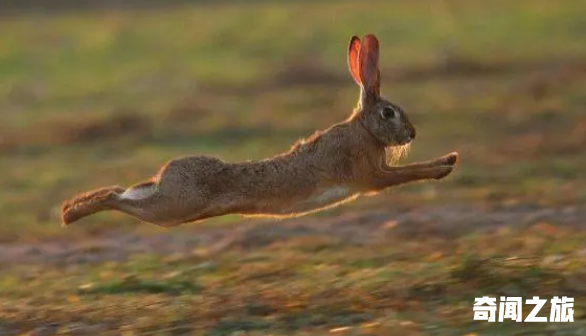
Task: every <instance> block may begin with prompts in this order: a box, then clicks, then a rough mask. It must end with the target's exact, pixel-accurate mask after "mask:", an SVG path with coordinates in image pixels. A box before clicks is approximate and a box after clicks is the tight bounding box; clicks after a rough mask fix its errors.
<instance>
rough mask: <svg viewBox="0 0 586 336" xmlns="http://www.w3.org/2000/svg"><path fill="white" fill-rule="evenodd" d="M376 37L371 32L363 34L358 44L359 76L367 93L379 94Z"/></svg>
mask: <svg viewBox="0 0 586 336" xmlns="http://www.w3.org/2000/svg"><path fill="white" fill-rule="evenodd" d="M378 50H379V45H378V39H377V38H376V36H374V35H372V34H368V35H366V36H364V38H363V39H362V45H361V46H360V55H359V57H358V61H359V63H360V78H361V79H362V85H363V86H364V90H365V91H366V93H367V94H370V95H375V96H377V97H378V96H379V95H380V71H379V69H378V58H379V56H378V55H379V53H378Z"/></svg>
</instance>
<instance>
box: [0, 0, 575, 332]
mask: <svg viewBox="0 0 586 336" xmlns="http://www.w3.org/2000/svg"><path fill="white" fill-rule="evenodd" d="M585 13H586V3H585V2H584V1H578V0H566V1H557V2H555V1H547V0H535V1H504V0H497V1H490V2H489V1H484V2H480V1H474V2H471V1H464V0H452V1H447V0H446V1H440V0H437V1H415V2H414V1H406V0H398V1H378V0H377V1H369V2H368V5H365V4H364V3H362V2H358V1H346V0H342V1H315V2H311V1H301V2H284V1H279V2H268V1H249V2H242V1H224V2H217V3H216V2H198V1H196V2H192V3H184V4H181V5H169V6H167V7H162V8H157V9H153V8H144V9H133V10H119V11H118V10H114V9H110V10H108V9H104V10H99V11H79V12H75V11H74V12H61V11H55V12H52V13H48V14H42V13H34V12H20V13H16V14H13V15H10V16H3V17H1V18H0V21H1V23H0V26H1V27H2V28H1V29H0V190H2V192H0V214H1V216H0V253H6V254H7V255H8V253H9V252H6V251H7V250H3V249H4V248H5V246H4V245H2V244H4V243H5V242H6V243H7V245H6V246H9V247H10V246H13V245H10V244H16V245H17V246H36V244H39V246H40V247H39V249H40V250H39V251H40V252H39V253H38V254H40V255H43V253H45V250H44V249H45V248H46V245H43V244H45V243H47V242H49V243H50V244H53V243H54V244H57V245H58V244H60V243H62V242H71V241H75V242H80V243H83V242H86V241H88V242H91V241H93V240H92V239H105V238H103V237H104V236H107V237H110V236H108V235H111V236H115V235H123V234H130V235H135V236H137V237H144V236H150V235H163V236H165V237H168V238H167V240H169V241H172V240H173V239H175V238H173V237H172V236H170V232H166V231H162V230H160V229H157V228H152V227H150V226H147V225H137V222H136V221H134V220H132V219H129V218H128V217H124V216H122V215H119V214H100V215H97V216H95V217H93V218H88V219H87V220H84V223H82V224H80V225H78V226H74V227H71V228H69V229H67V230H64V229H62V228H61V227H60V226H59V211H60V203H61V201H62V200H64V199H66V198H69V197H71V196H72V195H74V194H76V193H78V192H81V191H85V190H88V189H93V188H96V187H100V186H103V185H113V184H120V185H131V184H134V183H136V182H138V181H140V180H142V179H144V178H146V177H148V176H151V175H153V174H154V173H156V171H157V170H158V169H159V167H160V166H161V165H162V164H163V163H164V162H165V161H167V160H169V159H171V158H173V157H176V156H183V155H193V154H206V155H214V156H218V157H221V158H223V159H226V160H231V161H237V160H246V159H260V158H263V157H266V156H270V155H273V154H276V153H278V152H280V151H283V150H286V149H287V148H288V147H289V146H290V144H291V143H292V142H294V141H296V140H297V139H299V138H301V137H304V136H308V135H310V134H312V133H313V131H314V130H315V129H324V128H326V127H328V126H329V125H331V124H332V123H335V122H338V121H340V120H343V119H344V118H346V116H347V115H348V114H349V113H350V111H351V109H352V108H353V106H354V105H355V103H356V100H357V96H358V90H357V88H356V87H355V85H354V84H353V81H352V79H351V77H350V76H349V74H348V73H347V69H346V54H345V51H346V47H347V42H348V39H349V37H350V36H351V35H352V34H358V35H362V34H364V33H367V32H373V33H376V34H377V35H378V36H379V39H380V41H381V47H382V50H381V67H382V73H383V78H382V80H383V88H382V91H383V93H384V94H385V96H387V97H388V98H390V99H391V100H392V101H393V102H396V103H398V104H399V105H401V106H402V107H403V108H404V109H405V110H406V111H407V113H408V115H409V117H410V119H411V121H412V122H413V123H414V124H415V126H416V127H417V133H418V138H417V140H416V141H415V142H414V144H413V145H412V149H411V153H410V156H409V158H408V159H407V161H416V160H422V159H430V158H433V157H436V156H439V155H442V154H445V153H447V152H449V151H453V150H457V151H459V152H460V154H461V162H460V164H459V165H458V167H457V169H456V170H455V171H454V173H453V174H452V175H451V176H450V177H449V178H447V179H445V180H443V181H441V182H437V183H436V182H434V183H421V184H415V185H409V186H404V187H401V188H399V189H397V190H394V191H392V192H387V193H383V194H380V195H378V196H376V197H371V198H366V199H360V200H358V201H356V202H354V203H351V204H347V205H344V206H343V207H341V208H337V209H333V210H330V211H327V212H323V213H319V214H316V215H312V216H308V217H306V218H303V219H300V221H302V222H303V221H307V223H308V225H312V224H311V223H315V222H312V221H319V222H320V223H322V222H323V223H329V222H331V223H334V224H333V225H332V227H331V228H328V230H330V231H329V232H330V233H331V234H330V235H328V234H327V232H326V233H324V232H321V233H316V232H312V233H311V234H309V236H301V237H298V236H296V235H288V234H284V235H283V237H280V238H279V239H278V240H277V241H276V242H271V244H264V245H263V244H260V243H258V241H261V242H262V241H264V240H266V239H269V238H267V237H266V236H263V235H261V236H260V237H257V238H255V239H251V240H254V241H252V242H250V244H251V246H252V247H251V248H248V247H246V246H233V247H228V248H225V249H221V250H220V252H217V253H211V252H209V253H208V252H206V253H204V254H203V255H202V254H201V253H200V252H201V251H185V250H182V251H181V252H178V254H176V255H171V256H167V257H163V256H161V255H160V254H156V252H157V251H156V248H155V247H151V250H150V251H151V252H150V253H152V255H151V254H149V253H146V255H145V254H141V253H140V252H136V251H135V252H133V253H131V257H130V258H129V259H126V258H125V257H121V256H118V257H116V255H114V256H110V257H108V258H98V260H97V261H96V262H87V263H86V262H83V261H75V259H74V261H69V259H68V258H69V257H68V256H67V255H60V254H58V253H56V252H46V253H47V256H46V258H45V259H42V258H41V259H38V258H37V257H35V258H37V259H34V260H35V261H34V262H30V261H27V259H22V260H20V259H15V260H11V261H7V260H9V259H8V258H0V266H1V267H0V269H1V270H2V271H1V273H2V274H1V275H0V334H1V333H2V328H5V329H7V330H11V331H12V330H19V331H22V332H24V331H28V330H30V329H33V328H37V327H39V326H45V327H46V328H53V329H55V330H60V331H62V332H63V333H68V332H70V333H74V332H75V330H73V329H75V328H78V329H81V330H82V333H84V332H85V333H86V334H94V335H97V334H99V335H106V334H112V335H119V334H123V335H143V334H144V335H149V334H150V335H230V334H238V331H243V330H244V331H247V332H248V334H250V335H268V334H271V335H323V334H326V333H329V332H330V331H331V330H333V331H332V334H342V335H379V334H381V335H393V334H397V335H475V334H478V335H512V334H519V335H520V334H531V335H578V334H580V332H581V333H584V332H585V331H584V330H585V329H586V326H585V325H584V322H583V321H584V317H586V315H585V313H584V307H585V306H584V302H586V301H584V300H583V299H584V298H586V295H584V290H585V289H584V287H583V285H582V282H583V280H584V279H585V278H584V275H585V274H586V269H584V264H583V262H582V259H583V255H581V254H580V253H582V254H583V251H582V248H581V243H582V241H583V239H584V232H583V230H582V228H581V227H569V226H565V225H564V223H566V222H567V221H566V220H565V217H563V216H562V215H556V216H557V217H555V218H554V219H552V220H547V221H545V222H546V223H541V224H540V225H536V226H534V227H533V226H532V227H527V226H525V225H524V224H523V223H521V222H524V220H522V216H517V217H514V218H515V219H514V220H512V221H511V220H509V219H508V217H507V218H504V219H499V220H498V223H497V224H498V225H496V224H495V228H496V229H495V230H486V227H490V223H488V224H487V226H483V227H479V228H478V231H475V230H474V229H470V230H466V231H465V232H464V230H463V229H462V227H461V226H457V225H456V226H455V228H454V229H447V231H448V234H446V236H443V235H441V234H440V235H436V234H434V232H435V231H434V227H433V225H436V226H437V227H443V226H446V227H450V225H452V224H457V223H451V222H450V220H448V219H445V218H443V217H442V218H437V219H432V220H431V222H432V223H431V224H430V226H422V227H417V228H412V229H410V230H407V229H404V228H403V229H401V230H398V231H391V232H390V233H389V234H388V236H385V237H384V239H382V241H375V242H372V241H368V243H365V244H363V245H360V244H358V245H356V244H354V243H351V242H348V240H344V239H339V235H342V234H341V233H337V230H338V229H337V228H338V227H344V226H345V225H347V224H346V223H347V221H350V222H352V223H354V222H356V221H359V218H360V217H358V219H356V218H354V217H352V216H353V215H355V214H364V213H369V214H370V213H376V214H379V213H380V214H381V216H386V217H385V218H388V220H392V218H393V217H392V216H394V215H396V213H395V212H393V211H395V210H394V209H397V208H401V209H402V208H407V209H413V208H415V209H419V211H421V213H422V214H425V213H426V211H429V210H428V209H430V207H433V206H440V207H441V206H445V207H446V209H448V210H446V211H447V212H448V213H449V212H450V211H454V212H457V211H458V206H460V205H462V206H467V205H474V206H479V207H482V206H485V207H486V208H487V209H489V210H487V213H489V212H490V211H491V210H490V209H492V208H499V207H503V206H504V207H506V206H518V207H519V209H524V207H532V206H533V207H537V209H541V210H548V209H562V208H570V207H576V208H582V209H583V205H584V204H585V202H586V179H584V178H583V177H582V176H583V173H582V172H583V170H584V169H583V168H584V167H585V166H586V155H584V148H586V138H585V134H586V115H585V114H584V108H583V107H584V106H585V104H586V96H585V95H584V92H586V91H585V90H586V72H585V70H584V69H586V61H584V60H585V59H586V44H585V43H582V40H583V35H584V31H585V29H586V16H585V15H584V14H585ZM450 209H452V210H450ZM399 212H400V211H399ZM531 214H532V213H531V212H529V211H528V212H527V214H526V216H531ZM484 215H485V213H484V212H482V213H479V216H484ZM487 221H488V220H487ZM517 221H518V222H517ZM255 223H256V222H253V221H241V219H240V218H239V217H237V216H225V217H222V218H217V219H212V220H209V221H207V222H206V223H203V224H200V226H201V230H202V231H197V229H194V228H180V229H177V231H178V232H182V233H185V234H186V235H187V234H191V235H195V236H198V235H199V234H200V233H201V234H204V233H205V232H207V230H208V229H217V228H218V227H225V228H226V230H232V229H233V230H234V232H236V231H237V228H240V227H242V226H245V225H252V224H255ZM287 223H288V222H287ZM418 223H419V222H418ZM354 224H356V227H353V229H352V230H354V231H352V234H353V235H354V236H356V237H358V238H359V237H360V236H361V234H364V232H365V231H368V230H369V226H366V227H365V228H364V229H361V228H360V227H359V225H358V224H360V223H358V222H356V223H354ZM408 224H409V223H407V224H405V225H407V226H408ZM275 225H278V224H275ZM426 225H427V224H426ZM430 227H431V229H430ZM543 227H546V228H547V227H549V228H550V229H549V230H545V231H540V230H541V229H543ZM540 228H541V229H540ZM551 228H553V229H551ZM192 230H195V231H192ZM340 230H342V231H343V229H340ZM402 230H407V231H406V232H404V231H402ZM428 230H429V231H428ZM228 232H232V231H228ZM401 232H402V234H401ZM352 234H351V235H352ZM167 235H169V236H167ZM226 235H228V236H229V234H226ZM96 237H97V238H96ZM358 238H357V239H358ZM202 239H203V238H202ZM256 240H258V241H256ZM269 241H270V239H269ZM18 244H21V245H18ZM120 244H121V245H122V244H133V243H132V242H130V243H128V242H126V241H122V242H120ZM259 244H260V246H257V245H259ZM50 246H51V247H52V246H53V245H50ZM123 247H125V246H116V245H114V247H109V249H111V250H112V249H113V250H114V251H116V248H120V251H122V249H123ZM47 249H49V248H47ZM76 251H77V252H76V255H79V256H81V257H80V258H82V259H83V257H84V256H90V257H91V256H92V255H93V253H94V252H92V251H91V249H90V250H89V251H86V250H84V248H83V247H82V248H79V249H78V250H76ZM33 254H34V253H33ZM120 255H122V252H120ZM560 256H561V257H562V259H561V261H558V262H551V260H552V258H553V259H556V258H557V257H560ZM509 257H518V258H519V259H507V258H509ZM524 258H526V259H524ZM55 259H59V261H60V262H55ZM1 260H4V261H1ZM39 260H42V261H43V262H40V261H39ZM556 260H557V259H556ZM23 284H26V285H23ZM483 295H494V296H498V295H508V296H523V297H525V298H529V297H531V296H534V295H542V296H544V297H548V298H550V297H551V296H553V295H573V296H574V297H575V298H576V314H575V319H576V322H575V323H574V324H559V325H558V324H555V325H554V324H547V325H540V324H538V325H534V324H526V323H520V324H516V323H512V322H510V323H494V324H488V323H479V322H474V321H472V304H473V298H474V297H475V296H483ZM121 312H122V313H121ZM524 313H528V310H527V309H526V310H524ZM51 323H54V324H55V325H52V324H51ZM345 327H348V329H338V330H336V328H345ZM91 328H97V329H96V330H97V331H96V330H93V331H92V330H91ZM70 329H71V330H70ZM68 330H69V331H68ZM54 332H55V331H54Z"/></svg>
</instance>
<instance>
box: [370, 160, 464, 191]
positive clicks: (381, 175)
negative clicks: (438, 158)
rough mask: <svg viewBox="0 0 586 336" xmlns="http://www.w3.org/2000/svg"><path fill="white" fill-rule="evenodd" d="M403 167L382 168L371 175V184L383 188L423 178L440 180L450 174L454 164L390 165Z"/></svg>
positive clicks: (378, 188) (376, 188) (377, 188)
mask: <svg viewBox="0 0 586 336" xmlns="http://www.w3.org/2000/svg"><path fill="white" fill-rule="evenodd" d="M390 168H401V169H397V170H390V171H385V170H381V171H379V172H378V173H377V174H373V175H372V177H371V185H372V187H373V188H374V189H375V190H382V189H385V188H388V187H392V186H396V185H400V184H405V183H409V182H415V181H422V180H439V179H442V178H444V177H446V176H448V175H449V174H450V173H451V172H452V169H453V168H454V166H452V165H445V166H435V167H430V168H419V167H417V165H413V167H412V166H401V167H390Z"/></svg>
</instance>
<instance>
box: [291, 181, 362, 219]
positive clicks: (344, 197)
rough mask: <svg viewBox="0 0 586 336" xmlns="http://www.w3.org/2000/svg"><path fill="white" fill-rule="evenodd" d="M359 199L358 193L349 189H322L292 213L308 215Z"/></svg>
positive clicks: (340, 187) (294, 207)
mask: <svg viewBox="0 0 586 336" xmlns="http://www.w3.org/2000/svg"><path fill="white" fill-rule="evenodd" d="M356 197H358V193H356V192H354V191H352V190H351V189H349V188H347V187H342V186H334V187H331V188H327V189H320V190H318V191H317V192H316V193H314V194H313V195H311V196H310V197H308V198H307V199H305V200H303V201H301V202H299V203H297V204H295V205H294V206H293V209H292V212H296V213H302V214H303V213H308V212H313V211H316V210H322V209H325V208H329V207H333V206H335V205H338V204H340V203H342V202H345V201H350V200H353V199H355V198H356Z"/></svg>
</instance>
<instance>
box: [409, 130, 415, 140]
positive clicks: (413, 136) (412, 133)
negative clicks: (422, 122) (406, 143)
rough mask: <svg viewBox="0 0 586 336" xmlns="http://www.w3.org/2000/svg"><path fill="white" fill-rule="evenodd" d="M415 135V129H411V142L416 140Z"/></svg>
mask: <svg viewBox="0 0 586 336" xmlns="http://www.w3.org/2000/svg"><path fill="white" fill-rule="evenodd" d="M415 134H416V133H415V128H411V129H410V130H409V138H410V139H411V140H413V139H415Z"/></svg>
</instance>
